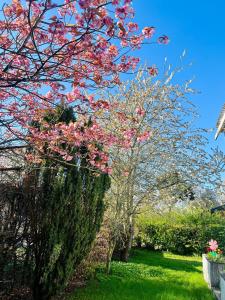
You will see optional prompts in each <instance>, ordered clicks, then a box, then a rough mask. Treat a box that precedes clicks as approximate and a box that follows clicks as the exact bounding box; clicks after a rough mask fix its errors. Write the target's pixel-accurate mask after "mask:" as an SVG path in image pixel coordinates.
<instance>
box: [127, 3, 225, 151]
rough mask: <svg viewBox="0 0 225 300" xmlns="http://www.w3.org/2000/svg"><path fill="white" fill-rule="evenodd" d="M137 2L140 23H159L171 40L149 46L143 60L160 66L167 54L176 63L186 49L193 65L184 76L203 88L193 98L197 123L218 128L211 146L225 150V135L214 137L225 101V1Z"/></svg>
mask: <svg viewBox="0 0 225 300" xmlns="http://www.w3.org/2000/svg"><path fill="white" fill-rule="evenodd" d="M133 5H134V8H135V10H136V17H135V21H137V22H138V24H139V25H140V27H144V26H155V27H156V29H157V31H156V32H157V34H158V35H161V34H166V35H168V36H169V37H170V40H171V42H170V44H169V45H167V46H161V45H148V46H145V47H144V49H142V50H141V53H139V55H140V56H141V59H142V61H143V62H147V63H148V64H150V65H151V64H156V65H158V66H159V69H160V68H161V67H162V66H163V63H164V58H165V57H167V59H168V61H169V63H170V64H171V65H172V66H174V67H175V66H177V65H178V64H179V57H180V55H181V54H182V52H183V50H184V49H186V52H187V55H186V58H185V62H187V64H188V63H189V62H192V63H193V65H192V67H191V68H187V69H186V71H185V72H184V73H183V75H182V76H183V77H184V79H190V78H192V77H195V80H194V82H193V84H192V86H193V87H194V88H196V89H197V90H198V91H200V93H199V94H197V95H195V96H194V97H193V98H192V100H193V102H194V103H195V105H196V106H197V107H198V110H199V113H200V118H199V121H198V123H197V125H198V126H199V127H204V128H214V130H213V132H212V133H211V134H209V137H210V144H209V148H210V147H215V146H217V145H218V146H219V147H220V148H221V149H222V150H223V151H224V152H225V137H224V136H223V135H221V136H219V138H218V140H217V141H214V134H215V125H216V121H217V118H218V115H219V112H220V110H221V108H222V105H223V103H225V88H224V87H225V14H224V12H225V1H224V0H217V1H215V2H213V1H201V0H200V1H197V0H195V1H194V0H189V1H179V0H170V1H169V0H134V1H133Z"/></svg>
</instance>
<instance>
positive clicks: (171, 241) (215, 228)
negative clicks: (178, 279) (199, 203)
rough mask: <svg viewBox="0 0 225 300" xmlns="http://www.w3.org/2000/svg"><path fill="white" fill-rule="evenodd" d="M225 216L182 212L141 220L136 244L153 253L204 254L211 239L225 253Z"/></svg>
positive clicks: (199, 212) (138, 224)
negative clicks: (159, 251)
mask: <svg viewBox="0 0 225 300" xmlns="http://www.w3.org/2000/svg"><path fill="white" fill-rule="evenodd" d="M224 237H225V217H224V216H222V215H221V214H215V215H211V214H210V213H209V212H208V211H196V212H194V213H190V212H182V211H181V212H179V213H175V214H173V213H172V214H170V216H169V214H167V215H164V216H163V215H162V216H158V217H156V216H155V215H154V216H152V218H151V216H148V217H147V218H144V219H143V218H142V220H138V222H137V228H136V235H135V242H136V245H137V246H144V247H147V248H149V249H151V250H161V251H170V252H173V253H177V254H182V255H186V254H198V255H200V254H202V253H203V252H204V251H205V249H206V246H207V243H208V241H209V240H210V239H215V240H217V242H218V244H219V246H220V248H221V249H222V250H223V251H224V252H225V239H224Z"/></svg>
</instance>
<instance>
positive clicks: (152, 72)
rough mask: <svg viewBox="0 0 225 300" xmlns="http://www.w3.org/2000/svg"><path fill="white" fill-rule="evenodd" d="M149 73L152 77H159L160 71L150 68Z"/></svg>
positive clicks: (153, 67)
mask: <svg viewBox="0 0 225 300" xmlns="http://www.w3.org/2000/svg"><path fill="white" fill-rule="evenodd" d="M148 73H149V75H151V76H157V75H158V69H157V68H156V67H155V66H152V67H149V68H148Z"/></svg>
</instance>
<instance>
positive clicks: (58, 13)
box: [0, 0, 169, 172]
mask: <svg viewBox="0 0 225 300" xmlns="http://www.w3.org/2000/svg"><path fill="white" fill-rule="evenodd" d="M3 11H4V14H2V15H1V18H2V19H1V20H0V31H1V36H0V51H1V57H0V117H1V120H2V122H3V123H4V124H5V130H4V132H5V133H6V137H7V138H9V137H11V138H15V137H16V138H18V139H20V140H24V141H26V142H29V143H30V144H31V145H32V146H33V147H34V148H36V149H37V150H38V153H40V156H41V153H42V150H43V148H44V147H45V148H46V144H47V147H48V149H49V153H50V152H55V153H57V154H60V155H61V157H62V158H63V159H65V160H66V161H70V160H72V159H73V157H72V155H71V153H70V151H69V150H68V149H69V148H70V147H79V146H80V145H83V144H85V145H86V146H87V148H88V150H89V157H88V159H89V162H90V165H92V166H94V167H96V168H98V169H100V170H101V171H103V172H110V168H109V167H108V161H109V157H108V154H107V151H108V148H109V147H110V146H111V145H113V144H114V143H119V144H120V145H121V146H122V147H128V146H129V139H131V138H132V135H133V133H132V129H130V131H129V130H128V131H127V132H126V133H125V134H124V136H123V138H120V139H118V137H117V138H116V137H115V135H114V134H113V133H112V132H108V131H106V130H105V129H104V128H103V127H102V125H101V121H100V119H101V118H102V115H107V114H108V113H110V109H111V103H109V102H108V101H107V100H105V99H102V100H99V99H98V97H96V96H93V95H90V91H93V90H94V91H96V90H98V89H101V88H105V87H107V88H110V87H114V86H115V85H118V84H120V73H124V72H133V71H134V70H135V69H136V67H137V65H138V63H139V58H137V57H134V56H131V55H129V56H128V55H126V54H125V53H126V52H127V49H124V48H130V49H132V50H134V49H136V48H140V47H141V45H142V43H143V42H144V40H145V39H151V38H152V37H153V35H154V33H155V28H154V27H153V26H150V27H145V28H144V29H143V30H140V31H139V28H138V24H136V23H135V22H133V21H132V19H133V18H134V10H133V8H132V5H131V1H130V0H124V1H122V0H113V1H112V2H111V3H109V2H108V1H105V0H79V1H75V0H74V1H73V0H57V1H56V0H38V1H32V0H26V1H21V0H12V1H11V3H10V4H8V5H6V6H4V8H3ZM168 41H169V39H168V37H167V36H162V37H160V38H159V39H158V42H159V43H161V44H167V43H168ZM121 49H122V50H121ZM121 51H124V53H123V52H121ZM149 73H150V75H152V76H153V75H154V76H155V75H156V74H157V71H156V68H155V69H153V68H151V69H149ZM94 94H95V93H94ZM61 104H63V105H65V106H72V107H73V109H74V112H75V114H76V116H77V122H75V123H71V124H69V125H66V124H56V125H54V126H50V125H49V124H43V122H42V118H43V116H44V115H45V114H46V112H48V111H51V110H54V109H55V108H56V107H57V106H58V105H61ZM100 112H101V118H99V113H100ZM137 114H138V115H139V116H143V114H144V110H142V109H139V110H138V111H137ZM90 116H91V118H92V121H93V123H92V126H89V127H88V126H85V124H86V123H87V120H88V119H89V118H90ZM119 120H120V122H121V130H122V128H123V123H124V122H125V120H126V116H125V115H124V114H123V113H121V115H120V118H119ZM33 121H37V122H40V123H42V126H43V128H44V130H37V129H35V128H34V127H32V126H31V123H32V122H33ZM81 128H82V130H81ZM149 135H150V134H149V133H148V132H144V133H141V134H140V136H139V137H138V139H139V141H145V140H146V139H148V138H149ZM99 142H100V143H101V144H102V145H103V146H104V147H103V150H99V148H98V147H97V144H98V143H99ZM60 144H67V145H68V149H67V150H65V149H64V150H62V147H61V146H60ZM64 148H65V147H64ZM77 155H80V154H79V152H78V153H77Z"/></svg>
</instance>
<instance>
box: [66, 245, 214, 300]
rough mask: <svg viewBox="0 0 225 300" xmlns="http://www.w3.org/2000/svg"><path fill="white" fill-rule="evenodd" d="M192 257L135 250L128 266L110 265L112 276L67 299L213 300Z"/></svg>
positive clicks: (76, 292) (100, 279)
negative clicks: (165, 255) (166, 255)
mask: <svg viewBox="0 0 225 300" xmlns="http://www.w3.org/2000/svg"><path fill="white" fill-rule="evenodd" d="M200 267H201V263H200V262H199V261H197V259H196V260H195V259H194V258H190V257H189V258H187V260H185V257H182V256H180V258H179V256H176V255H168V257H164V254H163V253H159V252H158V253H156V252H150V251H147V250H134V251H133V253H132V256H131V259H130V261H129V262H128V263H120V262H113V264H112V274H111V275H110V276H106V275H105V274H103V273H98V274H97V279H98V280H92V281H91V282H89V284H88V285H87V287H86V288H84V289H79V290H77V291H75V293H73V295H72V296H71V297H70V298H69V300H75V299H77V300H78V299H79V300H213V299H214V298H213V297H212V294H211V292H210V290H209V289H208V288H207V285H206V284H205V282H204V281H203V278H202V274H200V273H201V271H200V270H198V269H197V268H200Z"/></svg>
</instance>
